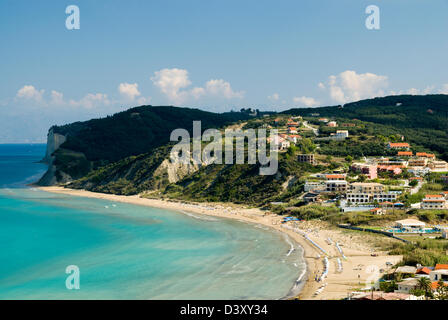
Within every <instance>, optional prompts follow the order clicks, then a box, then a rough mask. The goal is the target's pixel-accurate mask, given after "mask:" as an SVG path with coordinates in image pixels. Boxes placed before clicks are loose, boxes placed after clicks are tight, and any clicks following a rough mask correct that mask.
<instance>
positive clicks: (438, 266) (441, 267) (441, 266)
mask: <svg viewBox="0 0 448 320" xmlns="http://www.w3.org/2000/svg"><path fill="white" fill-rule="evenodd" d="M434 270H448V264H441V263H438V264H436V267H435V268H434Z"/></svg>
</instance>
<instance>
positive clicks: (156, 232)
mask: <svg viewBox="0 0 448 320" xmlns="http://www.w3.org/2000/svg"><path fill="white" fill-rule="evenodd" d="M43 153H44V146H16V147H14V148H12V147H11V146H2V145H0V164H1V169H0V185H1V186H2V188H1V189H0V299H277V298H281V297H284V296H286V295H287V294H288V293H290V290H291V289H292V287H293V284H294V282H295V280H296V279H297V278H298V277H299V275H300V274H302V272H303V270H304V268H305V265H304V262H303V259H302V253H303V252H302V249H301V248H300V247H297V250H295V251H294V252H292V253H291V254H289V255H287V253H288V251H289V250H290V248H291V244H292V243H291V241H290V240H289V239H287V238H285V237H284V236H283V235H281V234H279V233H277V232H275V231H272V230H270V229H267V228H265V227H262V226H255V225H251V224H245V223H241V222H236V221H231V220H226V219H218V218H214V217H206V216H204V217H203V216H198V215H192V214H189V215H186V214H183V213H180V212H174V211H167V210H162V209H156V208H148V207H141V206H135V205H129V204H123V203H118V202H117V203H113V202H111V201H106V200H99V199H89V198H81V197H70V196H65V195H59V194H52V193H47V192H43V191H40V190H37V189H34V188H27V187H25V186H24V185H23V184H24V183H27V182H29V180H30V179H31V178H34V179H35V178H36V176H38V175H39V174H42V166H41V165H40V164H36V163H35V161H36V160H38V159H40V158H41V157H42V156H43ZM15 154H16V156H17V157H16V156H15ZM8 168H10V169H9V170H8ZM12 168H14V172H15V173H14V174H13V173H11V171H13V169H12ZM14 176H15V178H14ZM69 265H76V266H78V267H79V269H80V289H79V290H68V289H67V288H66V286H65V281H66V277H67V274H66V273H65V268H66V267H67V266H69ZM295 289H298V288H295Z"/></svg>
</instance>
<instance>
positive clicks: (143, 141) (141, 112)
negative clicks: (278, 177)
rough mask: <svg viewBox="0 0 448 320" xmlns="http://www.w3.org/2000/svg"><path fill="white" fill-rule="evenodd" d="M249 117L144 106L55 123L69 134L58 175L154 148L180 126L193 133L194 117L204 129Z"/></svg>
mask: <svg viewBox="0 0 448 320" xmlns="http://www.w3.org/2000/svg"><path fill="white" fill-rule="evenodd" d="M246 119H249V115H247V114H246V113H240V112H229V113H223V114H218V113H212V112H206V111H201V110H198V109H189V108H177V107H153V106H141V107H135V108H131V109H129V110H126V111H123V112H120V113H116V114H114V115H113V116H108V117H106V118H102V119H93V120H89V121H85V122H75V123H72V124H68V125H64V126H54V127H52V129H53V131H54V132H55V133H59V134H62V135H64V136H66V137H67V140H66V142H64V143H63V144H62V145H61V149H60V151H59V150H58V151H56V152H55V153H54V156H55V158H56V159H55V162H54V164H55V166H56V178H57V179H58V181H61V180H60V179H59V177H62V176H64V175H69V176H71V177H72V178H74V179H78V178H81V177H83V176H85V175H86V174H88V173H89V172H90V170H93V169H96V168H99V167H102V166H105V165H108V164H110V163H113V162H116V161H119V160H122V159H124V158H126V157H129V156H137V155H140V154H145V153H148V152H151V151H153V149H155V148H157V147H160V146H163V145H165V144H167V143H169V142H170V135H171V132H172V131H173V130H175V129H177V128H182V129H186V130H188V132H189V133H190V135H192V130H193V129H192V127H193V121H201V126H202V130H203V131H204V130H206V129H208V128H221V127H223V126H226V125H229V124H232V123H235V122H237V121H239V120H246Z"/></svg>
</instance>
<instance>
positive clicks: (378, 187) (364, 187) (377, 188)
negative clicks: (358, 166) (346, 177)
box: [350, 182, 384, 193]
mask: <svg viewBox="0 0 448 320" xmlns="http://www.w3.org/2000/svg"><path fill="white" fill-rule="evenodd" d="M383 191H384V186H383V185H382V184H381V183H374V182H354V183H352V184H351V185H350V192H352V193H381V192H383Z"/></svg>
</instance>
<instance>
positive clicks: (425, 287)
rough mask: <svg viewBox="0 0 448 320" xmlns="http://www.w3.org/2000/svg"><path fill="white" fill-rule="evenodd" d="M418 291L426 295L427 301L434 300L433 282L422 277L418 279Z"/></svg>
mask: <svg viewBox="0 0 448 320" xmlns="http://www.w3.org/2000/svg"><path fill="white" fill-rule="evenodd" d="M417 289H420V290H422V291H423V292H424V293H425V297H426V300H427V299H428V298H433V294H432V288H431V281H430V280H429V279H428V278H426V277H421V278H420V279H418V285H417Z"/></svg>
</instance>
